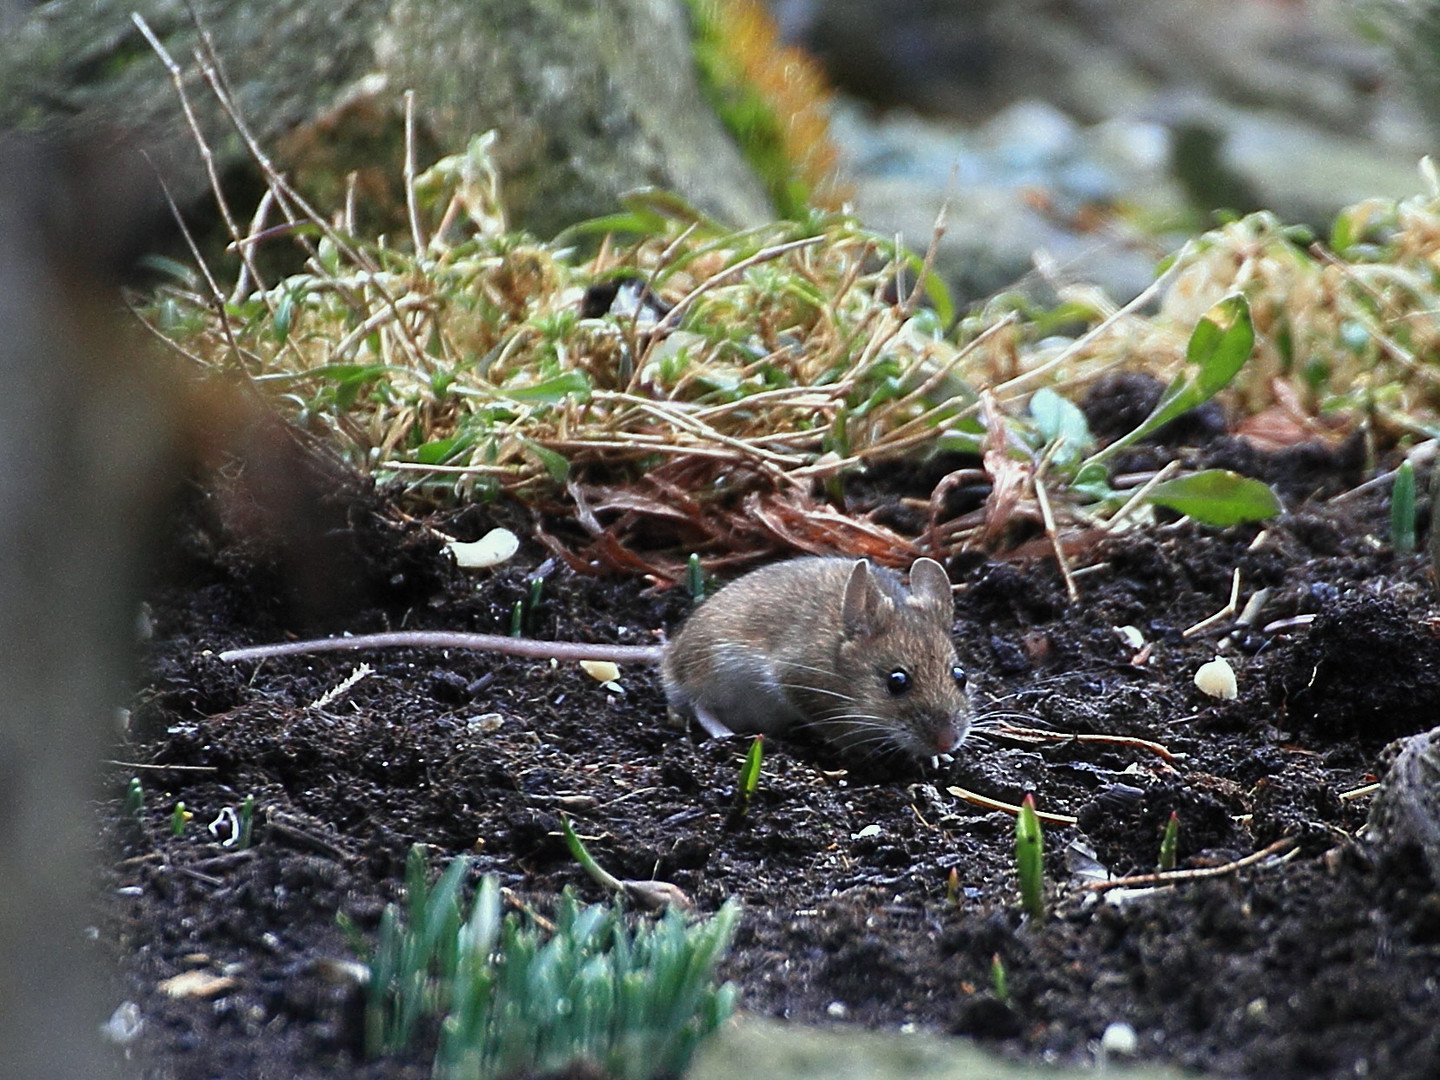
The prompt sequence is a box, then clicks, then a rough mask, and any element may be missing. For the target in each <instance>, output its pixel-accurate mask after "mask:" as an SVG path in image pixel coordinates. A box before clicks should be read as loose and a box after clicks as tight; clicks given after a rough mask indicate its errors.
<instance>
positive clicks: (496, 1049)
mask: <svg viewBox="0 0 1440 1080" xmlns="http://www.w3.org/2000/svg"><path fill="white" fill-rule="evenodd" d="M469 869H470V861H469V860H468V859H465V858H458V859H455V860H454V861H453V862H452V863H451V864H450V865H449V867H447V868H446V870H445V871H444V872H443V873H442V874H441V876H440V878H439V880H438V881H437V882H436V883H435V885H434V886H433V887H430V886H429V885H428V884H427V882H426V866H425V859H424V856H423V854H421V852H420V849H419V848H418V847H417V848H415V849H412V851H411V855H410V860H409V864H408V866H407V871H406V888H407V892H408V904H407V910H406V913H405V914H402V913H401V912H400V910H399V909H398V908H397V907H395V906H394V905H391V906H390V907H388V908H387V909H386V911H385V913H384V915H383V916H382V918H381V922H380V931H379V938H378V942H377V944H376V946H375V949H374V951H373V953H372V955H371V957H370V963H369V968H370V982H369V991H368V1000H367V1005H366V1044H367V1049H368V1050H369V1052H370V1053H371V1055H372V1056H378V1055H381V1054H386V1053H398V1052H400V1051H402V1050H404V1049H405V1048H406V1047H407V1046H409V1045H410V1043H411V1042H412V1040H413V1039H414V1037H415V1035H416V1033H417V1032H418V1031H419V1030H421V1029H422V1028H423V1027H427V1026H429V1027H432V1028H434V1029H437V1030H438V1038H439V1048H438V1050H437V1053H436V1058H435V1075H436V1076H437V1077H440V1078H442V1080H445V1078H454V1080H460V1078H461V1077H464V1078H466V1080H499V1078H502V1077H507V1076H514V1075H518V1074H548V1073H552V1072H557V1071H559V1070H562V1069H566V1068H570V1067H575V1066H577V1065H582V1064H583V1065H588V1066H589V1067H591V1068H594V1069H598V1070H600V1071H602V1072H603V1073H604V1074H605V1075H607V1076H612V1077H617V1078H624V1080H646V1078H649V1077H655V1076H677V1075H679V1074H680V1073H681V1072H682V1071H683V1070H684V1068H685V1066H686V1064H687V1063H688V1061H689V1060H690V1057H691V1055H692V1054H693V1052H694V1050H695V1047H696V1045H697V1044H698V1043H699V1041H700V1040H701V1039H702V1038H704V1037H705V1036H706V1035H708V1034H709V1033H710V1032H712V1031H714V1030H715V1029H716V1028H717V1027H718V1026H719V1025H720V1024H721V1023H723V1022H724V1021H725V1019H726V1018H727V1017H728V1016H729V1015H730V1013H731V1011H732V1010H733V1008H734V1002H735V993H736V992H735V989H734V987H733V986H732V985H731V984H728V983H727V984H725V985H723V986H719V985H716V978H715V969H716V966H717V965H718V964H719V962H720V960H721V958H722V957H723V955H724V953H725V950H726V948H727V947H728V945H729V942H730V937H731V933H732V931H733V929H734V925H735V921H736V919H737V918H738V915H739V907H738V905H736V904H735V903H734V902H729V903H727V904H725V905H724V906H723V907H721V909H720V910H719V911H718V912H717V913H716V914H715V915H714V916H713V917H712V918H710V919H708V920H704V921H699V922H694V923H692V922H689V921H687V919H686V917H685V916H684V915H683V914H682V913H681V912H680V911H679V910H678V909H676V908H673V907H672V908H671V909H670V910H669V911H668V912H667V913H666V915H665V916H664V917H663V918H660V919H658V920H656V921H653V922H641V923H639V924H637V925H635V926H634V927H633V928H632V927H631V926H630V924H629V922H628V920H627V918H626V915H625V911H624V909H623V907H622V905H621V903H620V902H619V901H618V900H617V902H616V903H615V904H613V905H603V904H597V905H590V906H581V905H580V904H579V903H577V902H576V900H575V898H574V896H573V895H572V894H571V893H570V892H569V890H566V892H565V893H564V894H563V895H562V896H561V899H560V903H559V909H558V911H557V912H556V916H555V922H554V927H553V929H552V930H548V931H547V930H546V929H543V928H542V927H541V926H540V925H539V921H538V920H536V919H534V918H531V919H528V920H522V919H521V918H520V917H519V916H518V915H516V914H513V913H512V914H509V915H506V916H504V917H502V916H501V913H500V887H499V883H498V882H497V880H496V879H495V878H494V877H493V876H487V877H485V878H484V879H483V880H482V881H481V883H480V886H479V889H478V890H477V892H476V895H475V899H474V901H473V903H472V904H471V907H470V911H469V913H468V915H467V914H465V913H464V912H463V910H462V905H461V902H460V892H461V886H462V884H463V882H464V880H465V878H466V876H467V873H468V871H469Z"/></svg>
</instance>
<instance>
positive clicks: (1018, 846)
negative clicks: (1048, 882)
mask: <svg viewBox="0 0 1440 1080" xmlns="http://www.w3.org/2000/svg"><path fill="white" fill-rule="evenodd" d="M1044 862H1045V837H1044V834H1043V833H1042V832H1041V830H1040V818H1039V817H1037V816H1036V814H1035V796H1034V795H1026V796H1025V801H1024V802H1022V803H1021V804H1020V816H1019V817H1017V818H1016V819H1015V866H1016V869H1017V870H1018V872H1019V877H1020V906H1021V907H1022V908H1023V909H1024V910H1025V913H1026V914H1027V915H1029V916H1030V917H1031V918H1032V919H1034V920H1035V921H1036V922H1044V921H1045V866H1044Z"/></svg>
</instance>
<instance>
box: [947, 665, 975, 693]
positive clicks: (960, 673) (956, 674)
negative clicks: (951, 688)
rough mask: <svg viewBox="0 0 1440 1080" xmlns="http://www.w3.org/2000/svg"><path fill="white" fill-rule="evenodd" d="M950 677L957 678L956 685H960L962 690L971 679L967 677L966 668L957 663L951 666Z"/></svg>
mask: <svg viewBox="0 0 1440 1080" xmlns="http://www.w3.org/2000/svg"><path fill="white" fill-rule="evenodd" d="M950 677H951V678H952V679H954V680H955V685H956V686H958V687H960V689H961V690H964V689H965V684H966V683H968V682H969V681H970V680H969V679H967V678H966V677H965V669H964V668H963V667H961V666H960V665H959V664H955V665H953V666H952V667H951V668H950Z"/></svg>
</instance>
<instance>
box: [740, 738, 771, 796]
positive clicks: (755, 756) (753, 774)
mask: <svg viewBox="0 0 1440 1080" xmlns="http://www.w3.org/2000/svg"><path fill="white" fill-rule="evenodd" d="M764 759H765V736H764V735H756V736H755V738H754V739H752V740H751V741H750V749H749V751H748V752H746V754H745V761H744V762H743V763H742V764H741V766H740V781H739V783H737V784H736V785H735V812H736V813H737V814H740V815H742V816H743V815H744V814H745V813H746V812H747V811H748V810H749V809H750V800H751V798H753V797H754V795H755V789H756V788H758V787H759V786H760V765H761V763H762V762H763V761H764Z"/></svg>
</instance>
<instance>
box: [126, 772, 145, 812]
mask: <svg viewBox="0 0 1440 1080" xmlns="http://www.w3.org/2000/svg"><path fill="white" fill-rule="evenodd" d="M144 812H145V789H144V788H143V787H141V786H140V778H139V777H138V776H132V777H131V778H130V783H128V784H126V785H125V816H126V817H128V818H134V819H135V820H136V821H139V820H140V816H141V815H142V814H143V813H144Z"/></svg>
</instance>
